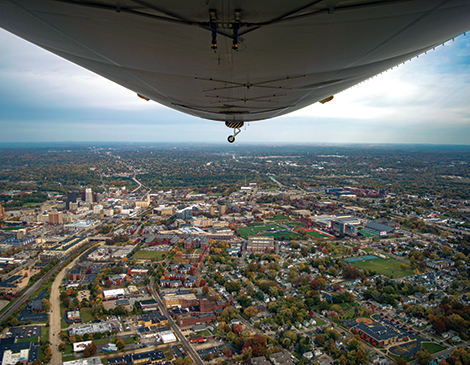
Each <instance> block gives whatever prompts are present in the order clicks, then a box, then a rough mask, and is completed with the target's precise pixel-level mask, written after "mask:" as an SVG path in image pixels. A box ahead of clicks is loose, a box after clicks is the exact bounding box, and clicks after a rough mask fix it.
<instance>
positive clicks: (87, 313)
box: [80, 308, 95, 323]
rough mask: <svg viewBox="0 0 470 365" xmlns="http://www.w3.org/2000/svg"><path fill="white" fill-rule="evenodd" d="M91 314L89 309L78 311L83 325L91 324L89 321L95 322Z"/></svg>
mask: <svg viewBox="0 0 470 365" xmlns="http://www.w3.org/2000/svg"><path fill="white" fill-rule="evenodd" d="M91 312H92V310H91V308H81V309H80V316H82V322H83V323H87V322H91V321H94V320H95V318H94V317H93V315H92V314H91Z"/></svg>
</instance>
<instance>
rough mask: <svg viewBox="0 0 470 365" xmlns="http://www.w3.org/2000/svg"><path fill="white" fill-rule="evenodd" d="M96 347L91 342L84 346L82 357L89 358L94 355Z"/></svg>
mask: <svg viewBox="0 0 470 365" xmlns="http://www.w3.org/2000/svg"><path fill="white" fill-rule="evenodd" d="M96 350H97V347H96V345H95V343H94V342H93V341H92V342H91V343H89V344H88V345H86V346H85V350H84V351H83V356H84V357H90V356H93V355H94V354H96Z"/></svg>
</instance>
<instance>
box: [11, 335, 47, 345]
mask: <svg viewBox="0 0 470 365" xmlns="http://www.w3.org/2000/svg"><path fill="white" fill-rule="evenodd" d="M30 341H31V342H38V341H39V337H37V336H36V337H25V338H18V339H17V340H16V342H17V343H18V342H30ZM48 341H49V339H48Z"/></svg>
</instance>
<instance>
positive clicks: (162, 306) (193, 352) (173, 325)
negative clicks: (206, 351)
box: [150, 278, 204, 365]
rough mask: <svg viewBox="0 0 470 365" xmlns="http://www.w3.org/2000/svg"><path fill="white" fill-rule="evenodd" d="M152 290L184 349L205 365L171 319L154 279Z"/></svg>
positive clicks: (200, 364)
mask: <svg viewBox="0 0 470 365" xmlns="http://www.w3.org/2000/svg"><path fill="white" fill-rule="evenodd" d="M150 288H151V291H152V296H153V298H154V299H155V300H156V301H157V303H158V306H159V307H160V311H161V312H162V314H163V315H164V316H165V317H166V319H167V320H168V323H170V326H171V329H172V330H173V332H174V333H176V336H177V337H178V339H179V340H180V342H181V343H182V344H183V347H184V349H185V351H186V353H187V354H189V355H190V356H191V357H192V358H193V360H194V362H195V363H196V364H197V365H204V363H203V361H202V360H201V358H200V357H199V355H198V354H197V352H196V351H195V350H194V349H193V347H192V346H191V344H190V343H189V341H188V340H187V339H186V337H184V335H183V334H182V333H181V331H180V329H179V326H178V325H177V324H176V323H175V321H174V320H173V318H171V316H169V315H168V310H167V308H165V306H164V305H163V302H162V300H161V299H160V296H159V295H158V293H157V292H156V291H155V283H154V281H153V278H152V279H151V280H150Z"/></svg>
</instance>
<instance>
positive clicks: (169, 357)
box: [160, 347, 173, 360]
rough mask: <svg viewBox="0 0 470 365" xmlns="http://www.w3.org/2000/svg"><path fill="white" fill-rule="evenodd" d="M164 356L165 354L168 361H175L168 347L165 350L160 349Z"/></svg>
mask: <svg viewBox="0 0 470 365" xmlns="http://www.w3.org/2000/svg"><path fill="white" fill-rule="evenodd" d="M160 350H161V351H162V352H163V353H164V354H165V357H166V359H167V360H171V359H173V355H172V354H171V352H170V350H169V349H168V347H165V348H163V349H160Z"/></svg>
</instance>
